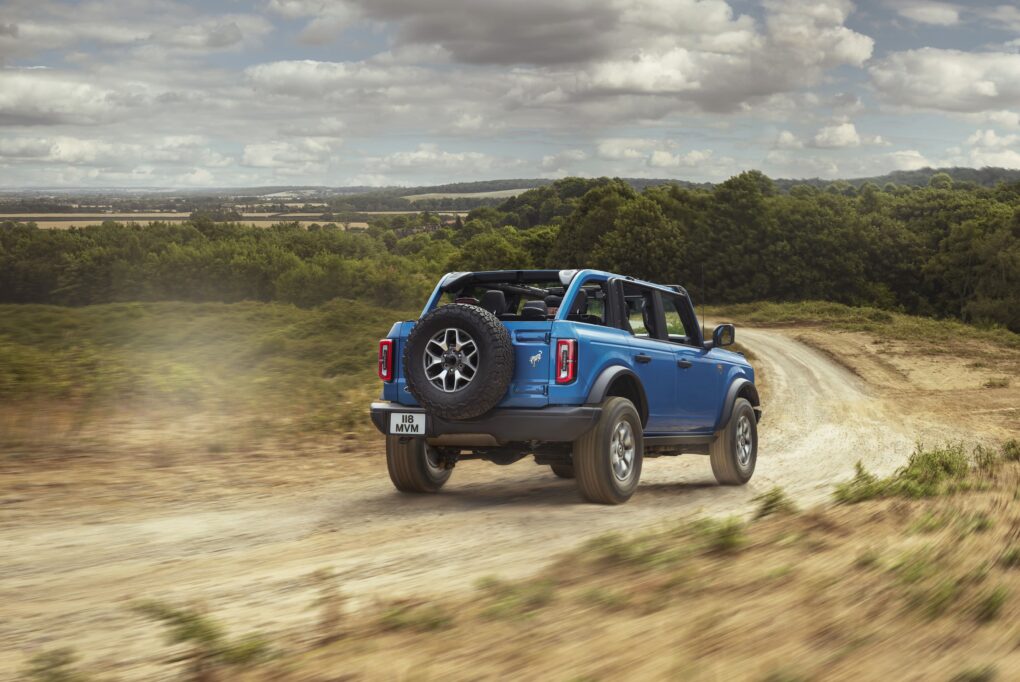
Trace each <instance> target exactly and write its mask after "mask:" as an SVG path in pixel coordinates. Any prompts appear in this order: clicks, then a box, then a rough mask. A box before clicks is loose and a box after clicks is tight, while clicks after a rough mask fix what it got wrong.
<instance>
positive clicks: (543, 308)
mask: <svg viewBox="0 0 1020 682" xmlns="http://www.w3.org/2000/svg"><path fill="white" fill-rule="evenodd" d="M547 317H549V306H547V305H546V303H545V301H528V302H527V303H525V304H524V307H523V308H521V319H524V320H544V319H545V318H547Z"/></svg>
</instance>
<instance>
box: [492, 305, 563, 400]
mask: <svg viewBox="0 0 1020 682" xmlns="http://www.w3.org/2000/svg"><path fill="white" fill-rule="evenodd" d="M504 324H505V325H506V327H507V329H509V330H510V339H511V341H512V342H513V345H514V377H513V380H511V382H510V389H509V390H508V392H507V396H506V398H505V399H504V400H503V402H501V403H500V406H501V407H545V406H546V405H548V404H549V382H550V381H551V380H552V356H553V351H552V322H550V321H541V320H539V321H533V322H532V321H519V322H518V321H513V322H504Z"/></svg>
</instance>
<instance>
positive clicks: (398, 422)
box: [390, 412, 425, 436]
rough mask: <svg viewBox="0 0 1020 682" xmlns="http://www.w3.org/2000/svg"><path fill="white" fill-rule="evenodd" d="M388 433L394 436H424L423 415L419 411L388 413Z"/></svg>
mask: <svg viewBox="0 0 1020 682" xmlns="http://www.w3.org/2000/svg"><path fill="white" fill-rule="evenodd" d="M390 433H391V434H393V435H394V436H424V435H425V415H424V414H423V413H421V412H392V413H390Z"/></svg>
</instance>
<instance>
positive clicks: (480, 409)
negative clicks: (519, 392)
mask: <svg viewBox="0 0 1020 682" xmlns="http://www.w3.org/2000/svg"><path fill="white" fill-rule="evenodd" d="M404 374H405V375H406V376H407V388H408V390H409V391H410V392H411V395H413V396H414V397H415V398H416V399H417V400H418V402H419V403H421V405H422V407H424V408H425V409H426V410H427V411H428V412H430V413H431V414H434V415H436V416H438V417H441V418H443V419H471V418H472V417H478V416H480V415H482V414H485V413H486V412H488V411H489V410H491V409H492V408H493V407H495V406H496V405H497V404H498V403H499V401H500V400H502V399H503V395H504V394H505V393H506V390H507V388H508V387H509V386H510V379H511V378H512V377H513V374H514V348H513V344H512V343H511V341H510V332H509V330H508V329H507V328H506V327H505V326H504V325H503V323H502V322H500V321H499V320H498V319H497V318H496V316H495V315H493V314H492V313H490V312H489V311H487V310H483V309H482V308H479V307H477V306H474V305H466V304H462V303H452V304H450V305H444V306H442V307H439V308H436V309H435V310H433V311H432V312H431V313H429V314H428V315H426V316H425V317H423V318H421V319H420V320H418V323H417V324H416V325H414V329H412V330H411V333H410V334H409V335H408V337H407V344H406V345H405V347H404Z"/></svg>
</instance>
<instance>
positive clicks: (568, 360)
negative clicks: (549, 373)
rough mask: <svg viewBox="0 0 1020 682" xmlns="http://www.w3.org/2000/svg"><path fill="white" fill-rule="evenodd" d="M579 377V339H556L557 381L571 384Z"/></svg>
mask: <svg viewBox="0 0 1020 682" xmlns="http://www.w3.org/2000/svg"><path fill="white" fill-rule="evenodd" d="M576 378H577V341H575V340H574V339H559V340H557V341H556V383H557V384H569V383H570V382H571V381H573V380H574V379H576Z"/></svg>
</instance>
